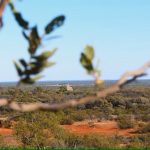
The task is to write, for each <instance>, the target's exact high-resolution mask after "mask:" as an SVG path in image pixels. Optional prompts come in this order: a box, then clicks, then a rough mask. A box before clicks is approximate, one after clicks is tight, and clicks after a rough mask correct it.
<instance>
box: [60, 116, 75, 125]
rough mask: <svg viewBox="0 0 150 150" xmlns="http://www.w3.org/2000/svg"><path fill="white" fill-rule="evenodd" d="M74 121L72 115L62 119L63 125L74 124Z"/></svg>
mask: <svg viewBox="0 0 150 150" xmlns="http://www.w3.org/2000/svg"><path fill="white" fill-rule="evenodd" d="M73 123H74V121H73V119H71V118H70V117H67V118H64V119H62V120H61V121H60V124H61V125H72V124H73Z"/></svg>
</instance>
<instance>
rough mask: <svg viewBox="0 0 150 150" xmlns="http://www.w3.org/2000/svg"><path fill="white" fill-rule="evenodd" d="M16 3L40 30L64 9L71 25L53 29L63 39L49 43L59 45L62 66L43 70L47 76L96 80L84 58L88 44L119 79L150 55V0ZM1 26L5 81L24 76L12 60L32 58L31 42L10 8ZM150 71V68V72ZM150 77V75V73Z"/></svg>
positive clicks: (106, 73) (108, 75) (0, 76)
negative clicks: (82, 64)
mask: <svg viewBox="0 0 150 150" xmlns="http://www.w3.org/2000/svg"><path fill="white" fill-rule="evenodd" d="M14 2H15V4H16V8H17V9H18V10H19V11H20V10H21V12H22V15H23V16H24V18H25V19H26V20H29V22H30V24H31V26H33V25H35V24H37V25H38V27H39V31H40V33H42V31H43V28H44V26H45V25H46V24H47V23H48V22H49V21H50V20H51V19H53V18H54V17H55V16H57V15H61V14H64V15H65V16H66V21H65V24H64V25H63V26H62V27H61V28H59V29H58V30H56V31H55V32H53V34H52V35H60V36H61V38H58V39H54V40H51V41H47V42H45V48H43V49H39V50H38V51H39V53H40V52H42V51H43V50H51V49H53V48H58V51H57V53H56V54H55V55H54V56H53V57H52V58H51V60H52V61H55V62H56V65H55V66H53V67H51V68H48V69H47V70H46V71H44V72H42V75H44V76H45V77H44V78H43V79H42V80H87V79H92V78H91V77H90V76H88V75H87V74H86V73H85V70H84V69H83V68H82V66H81V65H80V63H79V58H80V53H81V52H82V51H83V49H84V47H85V46H86V45H92V46H93V47H94V48H95V53H96V57H95V60H94V63H95V64H96V60H97V59H100V69H101V71H102V77H101V78H102V79H118V78H119V76H120V75H121V74H122V73H123V72H124V71H126V70H130V69H136V68H138V67H139V66H141V65H142V64H143V63H144V62H146V61H148V60H149V59H150V1H149V0H44V1H37V0H30V1H27V0H22V1H19V0H14ZM3 21H4V28H3V29H2V30H1V31H0V52H1V58H0V65H1V73H0V81H1V82H4V81H17V80H18V79H19V78H18V76H17V73H16V71H15V68H14V66H13V63H12V60H17V59H19V58H26V60H28V58H29V55H28V53H27V47H28V46H27V42H26V40H25V39H24V38H23V37H22V34H21V31H22V30H21V28H20V27H18V25H17V23H16V22H15V20H14V17H13V16H12V14H11V11H10V9H9V7H7V8H6V10H5V14H4V16H3ZM149 73H150V71H149ZM149 77H150V76H147V78H149Z"/></svg>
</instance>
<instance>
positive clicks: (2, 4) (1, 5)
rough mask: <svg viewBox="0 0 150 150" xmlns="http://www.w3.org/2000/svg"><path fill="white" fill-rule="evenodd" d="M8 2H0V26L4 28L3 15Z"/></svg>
mask: <svg viewBox="0 0 150 150" xmlns="http://www.w3.org/2000/svg"><path fill="white" fill-rule="evenodd" d="M7 3H8V0H0V26H2V15H3V11H4V9H5V6H6V4H7Z"/></svg>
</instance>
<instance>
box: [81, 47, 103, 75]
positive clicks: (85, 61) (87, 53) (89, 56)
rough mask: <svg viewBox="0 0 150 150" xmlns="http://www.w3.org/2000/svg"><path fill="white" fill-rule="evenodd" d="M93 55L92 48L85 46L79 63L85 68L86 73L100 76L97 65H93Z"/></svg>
mask: <svg viewBox="0 0 150 150" xmlns="http://www.w3.org/2000/svg"><path fill="white" fill-rule="evenodd" d="M94 55H95V54H94V48H93V47H92V46H89V45H88V46H86V47H85V49H84V52H83V53H81V57H80V63H81V65H82V66H83V67H84V68H85V69H86V71H87V73H89V74H95V75H97V76H100V71H99V69H98V66H96V67H94V66H93V59H94Z"/></svg>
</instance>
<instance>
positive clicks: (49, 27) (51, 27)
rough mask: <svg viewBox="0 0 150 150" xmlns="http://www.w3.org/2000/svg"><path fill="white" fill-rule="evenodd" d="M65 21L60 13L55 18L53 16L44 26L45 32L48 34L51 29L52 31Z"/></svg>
mask: <svg viewBox="0 0 150 150" xmlns="http://www.w3.org/2000/svg"><path fill="white" fill-rule="evenodd" d="M64 21H65V16H63V15H61V16H58V17H56V18H54V19H53V20H52V21H51V22H50V23H49V24H48V25H47V26H46V27H45V33H46V34H49V33H51V32H52V31H54V30H55V29H56V28H58V27H60V26H62V25H63V23H64Z"/></svg>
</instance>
